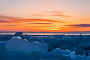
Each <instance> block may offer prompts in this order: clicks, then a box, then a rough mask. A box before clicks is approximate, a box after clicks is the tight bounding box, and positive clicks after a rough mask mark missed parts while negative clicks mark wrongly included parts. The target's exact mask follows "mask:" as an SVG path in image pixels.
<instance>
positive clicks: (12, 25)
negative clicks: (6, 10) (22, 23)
mask: <svg viewBox="0 0 90 60" xmlns="http://www.w3.org/2000/svg"><path fill="white" fill-rule="evenodd" d="M0 26H18V25H0Z"/></svg>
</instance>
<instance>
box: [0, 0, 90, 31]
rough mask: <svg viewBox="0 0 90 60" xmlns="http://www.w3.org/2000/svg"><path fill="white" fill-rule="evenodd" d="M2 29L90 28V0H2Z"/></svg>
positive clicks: (75, 29) (81, 29)
mask: <svg viewBox="0 0 90 60" xmlns="http://www.w3.org/2000/svg"><path fill="white" fill-rule="evenodd" d="M0 31H26V32H72V31H90V0H0Z"/></svg>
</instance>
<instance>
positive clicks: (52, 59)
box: [39, 58, 58, 60]
mask: <svg viewBox="0 0 90 60" xmlns="http://www.w3.org/2000/svg"><path fill="white" fill-rule="evenodd" d="M39 60H58V58H44V59H39Z"/></svg>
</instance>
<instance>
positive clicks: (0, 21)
mask: <svg viewBox="0 0 90 60" xmlns="http://www.w3.org/2000/svg"><path fill="white" fill-rule="evenodd" d="M8 22H12V21H6V20H0V23H8Z"/></svg>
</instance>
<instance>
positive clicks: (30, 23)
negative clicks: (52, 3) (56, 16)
mask: <svg viewBox="0 0 90 60" xmlns="http://www.w3.org/2000/svg"><path fill="white" fill-rule="evenodd" d="M29 24H52V23H29Z"/></svg>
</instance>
